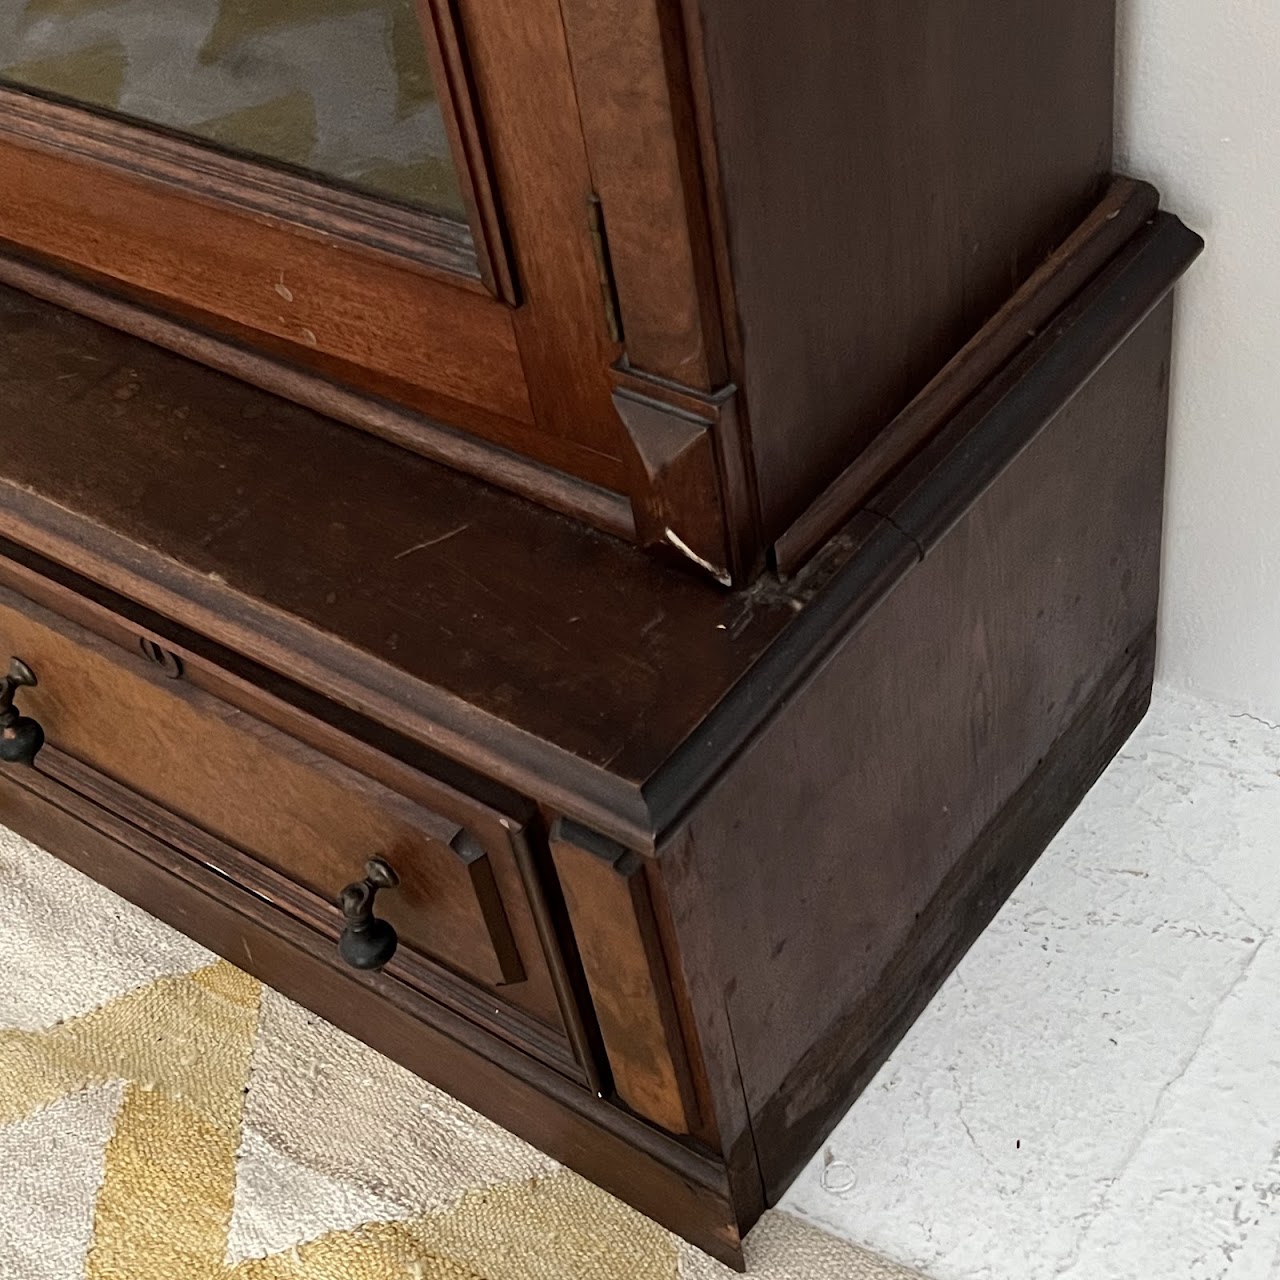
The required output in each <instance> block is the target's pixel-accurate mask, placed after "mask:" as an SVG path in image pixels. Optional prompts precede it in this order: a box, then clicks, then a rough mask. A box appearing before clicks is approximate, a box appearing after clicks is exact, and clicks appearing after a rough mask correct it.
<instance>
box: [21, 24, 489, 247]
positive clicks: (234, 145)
mask: <svg viewBox="0 0 1280 1280" xmlns="http://www.w3.org/2000/svg"><path fill="white" fill-rule="evenodd" d="M0 81H3V82H6V83H8V84H11V85H14V86H17V87H19V88H23V89H27V90H31V91H33V92H36V93H41V94H48V95H52V96H54V97H58V98H62V99H64V100H67V101H71V102H76V103H80V104H83V105H86V106H90V107H93V108H96V109H99V110H102V111H107V112H111V113H114V114H116V115H119V116H122V117H126V118H128V119H131V120H134V121H137V122H140V123H145V124H150V125H158V126H161V127H162V128H164V129H167V130H171V131H174V132H177V133H180V134H185V135H188V136H190V137H193V138H198V139H200V140H201V141H204V142H208V143H212V144H214V145H215V146H218V147H221V148H224V149H226V150H229V151H232V152H235V153H239V154H241V155H244V156H252V157H256V158H259V159H263V160H267V161H270V162H274V163H279V164H282V165H286V166H289V167H291V168H294V169H296V170H299V171H304V172H307V173H310V174H312V175H313V176H315V177H317V178H320V179H323V180H327V181H331V182H335V183H338V184H340V185H344V186H348V187H350V188H352V189H354V190H357V191H362V192H364V193H366V194H368V195H371V196H375V197H378V198H380V199H384V200H391V201H395V202H398V203H402V204H405V205H409V206H412V207H416V208H422V209H427V210H430V211H432V212H434V213H437V214H441V215H444V216H446V217H451V218H455V219H457V220H458V221H460V222H465V221H466V220H467V208H466V205H465V203H464V200H463V196H462V188H461V184H460V182H459V177H458V171H457V168H456V167H455V164H454V161H453V156H452V149H451V146H450V138H449V130H448V127H447V124H446V121H445V115H444V112H443V110H442V105H441V102H440V99H439V97H438V96H437V93H436V87H435V83H434V78H433V76H432V72H431V69H430V66H429V65H428V59H427V53H426V42H425V40H424V38H423V31H422V28H421V26H420V25H419V19H418V14H417V11H416V8H415V4H414V0H164V2H163V3H160V4H157V3H155V2H154V0H0Z"/></svg>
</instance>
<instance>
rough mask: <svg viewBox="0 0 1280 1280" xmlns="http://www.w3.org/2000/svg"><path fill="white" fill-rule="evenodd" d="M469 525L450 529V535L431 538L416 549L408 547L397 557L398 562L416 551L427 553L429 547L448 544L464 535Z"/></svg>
mask: <svg viewBox="0 0 1280 1280" xmlns="http://www.w3.org/2000/svg"><path fill="white" fill-rule="evenodd" d="M470 528H471V526H470V525H469V524H460V525H459V526H458V527H457V528H456V529H450V530H449V532H448V533H442V534H441V535H440V536H439V537H438V538H430V539H428V541H426V542H419V543H418V545H417V546H415V547H406V548H405V549H404V550H403V551H400V552H398V553H397V554H396V555H395V557H394V558H395V559H396V560H403V559H404V558H405V556H411V555H413V553H414V552H415V551H425V550H426V549H427V548H428V547H438V546H439V545H440V544H441V543H442V542H448V541H449V539H450V538H456V537H457V536H458V534H460V533H464V532H465V531H466V530H468V529H470Z"/></svg>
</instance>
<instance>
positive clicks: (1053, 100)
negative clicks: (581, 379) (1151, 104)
mask: <svg viewBox="0 0 1280 1280" xmlns="http://www.w3.org/2000/svg"><path fill="white" fill-rule="evenodd" d="M685 8H686V9H687V10H688V11H689V12H690V13H691V14H692V15H695V17H694V20H695V21H696V22H697V23H699V25H700V29H701V36H702V43H703V46H704V51H703V54H702V60H703V70H704V73H705V77H706V80H707V88H708V91H709V96H710V103H711V112H712V114H713V116H714V145H715V150H716V153H717V155H718V171H717V179H718V185H719V189H720V190H721V192H722V199H721V201H720V204H719V206H718V212H719V216H720V218H721V220H722V224H723V234H724V237H725V241H726V244H727V252H728V257H729V261H730V263H731V265H732V272H733V288H734V292H735V295H736V325H737V329H736V331H737V333H738V336H739V340H740V349H739V350H738V352H737V359H736V361H735V364H736V365H737V366H738V367H737V368H735V381H737V382H739V384H740V385H742V386H743V388H744V391H745V393H746V400H747V412H748V416H749V419H750V422H751V432H752V439H753V440H754V443H755V451H756V469H757V474H758V476H759V479H760V484H761V501H762V505H763V515H764V525H765V534H766V537H769V538H771V537H775V536H777V535H778V534H779V533H781V532H782V530H783V529H784V528H785V527H786V525H787V524H789V523H790V521H791V520H792V519H794V518H795V517H796V516H797V515H799V513H800V511H801V510H802V509H803V508H804V506H805V505H806V504H807V503H808V502H809V501H811V500H812V499H813V498H814V497H815V496H816V495H817V493H818V491H819V490H820V489H821V488H822V487H823V485H824V484H825V483H826V482H827V481H829V480H830V479H831V478H832V477H833V476H834V475H835V474H836V473H837V472H839V471H840V469H841V468H843V467H844V466H846V465H847V464H848V463H849V462H850V461H852V459H853V458H854V457H855V456H856V455H857V454H858V452H859V450H861V449H862V448H863V447H864V446H865V445H866V444H867V442H868V441H869V440H870V439H871V438H872V437H873V436H874V435H875V433H876V432H877V431H878V430H879V429H880V428H881V427H883V426H884V425H885V424H886V423H887V422H888V421H889V419H890V418H891V417H892V416H893V414H894V413H896V412H897V411H898V410H899V409H901V408H902V407H903V405H905V404H906V402H907V401H908V400H909V399H910V398H911V396H912V395H914V394H915V392H917V391H918V390H920V388H921V387H922V386H923V385H924V384H925V383H926V382H927V381H928V380H929V378H931V377H932V376H933V375H934V373H936V372H937V370H938V369H940V368H941V367H942V365H943V364H944V363H945V362H946V361H947V360H948V359H949V358H950V357H951V356H952V355H953V354H954V353H955V352H956V351H957V350H959V348H960V347H961V345H962V344H963V343H964V342H965V341H966V340H967V339H968V338H969V337H970V336H971V335H972V334H973V333H975V332H976V331H977V329H978V328H979V327H980V326H981V324H982V323H983V322H984V321H985V320H986V319H987V318H988V317H989V316H990V315H992V314H993V313H994V311H995V310H996V309H997V308H998V307H999V306H1000V305H1001V303H1003V302H1004V300H1005V299H1006V298H1007V297H1008V296H1009V295H1010V294H1011V293H1012V292H1013V290H1014V289H1015V288H1016V287H1017V286H1018V284H1020V283H1021V281H1022V280H1023V279H1025V278H1026V276H1028V275H1029V274H1030V273H1031V271H1032V270H1033V269H1034V268H1035V267H1036V266H1037V265H1038V263H1039V262H1040V261H1041V260H1042V259H1043V258H1044V257H1045V256H1046V255H1047V254H1048V253H1049V251H1050V250H1051V249H1052V248H1053V247H1054V246H1055V245H1056V244H1057V243H1058V242H1059V241H1060V240H1061V239H1063V238H1064V236H1065V235H1066V234H1067V232H1068V231H1069V230H1070V229H1071V228H1072V227H1073V226H1074V225H1075V224H1076V223H1077V222H1078V221H1079V220H1080V219H1081V218H1082V217H1083V216H1084V214H1085V213H1086V212H1087V210H1088V208H1089V206H1090V204H1091V203H1092V202H1093V201H1094V200H1095V199H1096V198H1097V196H1098V195H1099V194H1100V191H1101V187H1102V183H1103V179H1104V175H1105V174H1107V172H1108V170H1109V169H1110V164H1111V135H1112V98H1113V92H1114V86H1113V83H1112V77H1113V63H1114V52H1113V43H1114V39H1115V17H1114V0H1079V2H1078V3H1071V4H1063V3H1061V0H1027V2H1026V3H1021V4H1009V3H1008V2H1007V0H975V2H974V3H968V4H958V3H956V2H955V0H868V2H866V3H859V4H850V3H848V2H847V0H806V3H803V4H778V3H776V0H686V2H685Z"/></svg>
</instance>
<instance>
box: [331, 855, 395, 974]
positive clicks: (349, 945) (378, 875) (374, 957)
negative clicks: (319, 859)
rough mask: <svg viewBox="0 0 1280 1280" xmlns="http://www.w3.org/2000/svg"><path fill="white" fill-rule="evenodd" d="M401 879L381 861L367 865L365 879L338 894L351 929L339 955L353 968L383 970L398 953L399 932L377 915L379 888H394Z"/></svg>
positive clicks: (344, 933)
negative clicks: (375, 903)
mask: <svg viewBox="0 0 1280 1280" xmlns="http://www.w3.org/2000/svg"><path fill="white" fill-rule="evenodd" d="M399 883H400V877H399V876H398V875H396V873H395V872H394V871H393V870H392V869H391V867H390V866H388V864H387V863H385V862H383V860H382V859H381V858H370V859H369V861H368V862H366V863H365V864H364V879H363V880H357V881H356V882H355V884H349V885H347V887H346V888H345V889H343V891H342V893H341V894H339V895H338V905H339V906H340V907H341V908H342V914H343V915H344V916H345V917H346V921H347V927H346V928H345V929H343V931H342V937H341V938H339V939H338V953H339V955H341V956H342V958H343V959H344V960H345V961H346V962H347V963H348V964H349V965H350V966H351V967H352V968H353V969H381V968H382V966H383V965H384V964H386V963H387V961H388V960H390V959H391V957H392V956H393V955H395V953H396V946H397V945H398V944H399V941H400V940H399V938H397V937H396V931H395V930H394V929H393V928H392V927H391V926H390V925H389V924H388V923H387V922H386V921H385V920H379V919H378V917H377V916H375V915H374V914H373V900H374V898H376V897H377V895H378V890H379V889H394V888H395V887H396V885H398V884H399Z"/></svg>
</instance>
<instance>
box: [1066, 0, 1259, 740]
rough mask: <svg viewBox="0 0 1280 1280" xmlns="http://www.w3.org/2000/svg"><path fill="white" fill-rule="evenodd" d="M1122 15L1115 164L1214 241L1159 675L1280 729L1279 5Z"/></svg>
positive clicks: (1156, 3)
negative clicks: (1151, 188)
mask: <svg viewBox="0 0 1280 1280" xmlns="http://www.w3.org/2000/svg"><path fill="white" fill-rule="evenodd" d="M1066 2H1069V0H1066ZM1120 10H1121V16H1120V32H1119V35H1120V44H1119V50H1120V57H1119V78H1120V84H1119V129H1118V138H1117V167H1118V168H1119V169H1121V170H1122V171H1126V172H1129V173H1132V174H1135V175H1137V176H1139V177H1143V178H1147V179H1149V180H1150V181H1152V182H1154V183H1155V184H1156V185H1157V186H1158V187H1159V188H1160V189H1161V191H1162V193H1163V195H1164V203H1165V207H1166V208H1168V209H1171V210H1172V211H1174V212H1175V213H1177V214H1179V215H1180V216H1181V217H1182V218H1183V220H1184V221H1186V222H1187V223H1188V224H1189V225H1191V226H1192V227H1194V228H1195V229H1196V230H1197V231H1199V232H1200V233H1201V235H1203V236H1204V237H1205V238H1206V240H1207V241H1208V249H1207V251H1206V253H1205V255H1204V256H1203V257H1202V258H1201V259H1200V260H1199V262H1197V263H1196V264H1195V266H1193V267H1192V269H1191V272H1190V274H1189V275H1188V277H1187V278H1186V280H1185V282H1184V284H1183V285H1182V286H1181V287H1180V294H1179V296H1180V304H1179V312H1178V336H1177V346H1176V352H1175V357H1174V373H1173V395H1174V408H1173V419H1172V424H1171V432H1172V439H1171V457H1170V462H1171V475H1170V484H1169V507H1168V515H1167V525H1166V534H1165V548H1166V560H1165V597H1164V610H1163V615H1162V628H1163V631H1162V657H1161V672H1160V674H1161V677H1162V678H1163V679H1165V680H1168V681H1170V682H1172V683H1174V684H1177V685H1181V686H1184V687H1188V688H1191V689H1197V690H1199V691H1201V692H1204V693H1208V694H1211V695H1213V696H1216V697H1219V698H1221V699H1223V700H1226V701H1228V702H1231V703H1233V704H1235V705H1236V706H1238V707H1240V708H1241V709H1242V710H1246V711H1249V712H1252V713H1253V714H1256V715H1259V716H1264V717H1266V718H1268V719H1270V720H1273V721H1280V0H1120Z"/></svg>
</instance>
